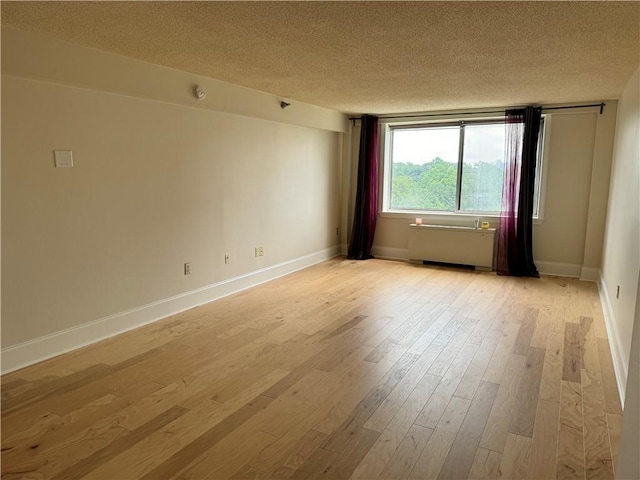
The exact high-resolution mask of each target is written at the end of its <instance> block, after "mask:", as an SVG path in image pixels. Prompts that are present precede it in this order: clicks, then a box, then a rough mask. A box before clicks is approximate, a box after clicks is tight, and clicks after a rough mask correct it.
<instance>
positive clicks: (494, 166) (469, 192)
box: [460, 123, 505, 212]
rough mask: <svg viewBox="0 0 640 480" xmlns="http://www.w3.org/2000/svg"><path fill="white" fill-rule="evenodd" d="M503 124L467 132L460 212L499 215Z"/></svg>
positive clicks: (480, 126) (474, 127) (502, 163)
mask: <svg viewBox="0 0 640 480" xmlns="http://www.w3.org/2000/svg"><path fill="white" fill-rule="evenodd" d="M504 135H505V127H504V124H502V123H496V124H488V125H467V126H465V128H464V155H463V157H462V184H461V191H460V210H463V211H470V212H499V211H500V205H501V203H502V180H503V175H504Z"/></svg>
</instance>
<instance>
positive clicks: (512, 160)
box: [497, 107, 542, 277]
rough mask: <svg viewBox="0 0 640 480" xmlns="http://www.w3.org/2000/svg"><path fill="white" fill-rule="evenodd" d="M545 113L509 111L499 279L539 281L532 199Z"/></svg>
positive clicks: (535, 110) (501, 215) (525, 110)
mask: <svg viewBox="0 0 640 480" xmlns="http://www.w3.org/2000/svg"><path fill="white" fill-rule="evenodd" d="M541 117H542V109H541V108H540V107H526V108H523V109H515V110H507V112H506V117H505V125H506V129H507V131H506V137H505V138H506V140H505V143H506V145H505V167H504V183H503V187H502V210H501V212H500V227H499V230H498V251H497V270H498V275H511V276H516V277H539V276H540V274H539V273H538V269H537V268H536V266H535V263H534V262H533V200H534V199H533V195H534V190H535V179H536V159H537V153H538V152H537V149H538V136H539V133H540V121H541Z"/></svg>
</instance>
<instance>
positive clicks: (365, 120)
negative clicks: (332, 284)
mask: <svg viewBox="0 0 640 480" xmlns="http://www.w3.org/2000/svg"><path fill="white" fill-rule="evenodd" d="M377 216H378V117H374V116H373V115H363V116H362V120H361V130H360V151H359V155H358V186H357V191H356V204H355V211H354V215H353V229H352V231H351V243H350V244H349V250H348V254H347V258H349V259H352V260H366V259H368V258H373V256H372V255H371V247H372V246H373V236H374V234H375V231H376V220H377Z"/></svg>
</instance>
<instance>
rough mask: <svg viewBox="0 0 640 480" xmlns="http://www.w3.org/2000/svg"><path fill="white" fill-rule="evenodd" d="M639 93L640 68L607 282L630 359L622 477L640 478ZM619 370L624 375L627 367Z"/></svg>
mask: <svg viewBox="0 0 640 480" xmlns="http://www.w3.org/2000/svg"><path fill="white" fill-rule="evenodd" d="M639 97H640V69H638V70H636V71H635V73H634V75H633V76H632V77H631V79H630V80H629V83H628V84H627V86H626V88H625V90H624V92H623V94H622V98H621V99H620V109H619V117H618V129H617V131H616V140H615V150H614V160H613V162H614V163H613V172H612V179H611V195H610V198H609V214H608V217H607V228H606V232H605V246H604V260H603V264H602V285H601V287H602V288H603V289H604V290H605V291H606V296H607V297H608V303H609V304H610V307H609V312H608V318H607V320H608V322H609V324H608V325H607V326H608V327H609V328H608V332H609V343H610V344H611V347H612V350H613V351H614V361H615V362H616V363H622V362H626V365H627V366H628V374H627V379H626V385H624V387H625V390H624V392H625V393H624V396H625V401H624V415H623V418H622V435H621V438H620V459H619V464H618V465H617V469H616V474H617V475H616V476H617V478H620V479H625V480H632V479H638V478H640V457H639V455H638V452H640V428H639V427H638V425H639V423H640V98H639ZM616 285H620V298H619V299H616V297H615V290H614V289H615V288H616ZM620 350H621V351H620ZM616 351H618V355H616ZM620 357H622V358H620ZM616 366H617V365H616ZM622 368H624V365H623V367H622ZM616 370H618V371H617V372H616V373H618V374H620V372H619V370H621V368H617V369H616Z"/></svg>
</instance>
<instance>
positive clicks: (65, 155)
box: [53, 150, 73, 168]
mask: <svg viewBox="0 0 640 480" xmlns="http://www.w3.org/2000/svg"><path fill="white" fill-rule="evenodd" d="M53 156H54V157H55V159H56V168H70V167H73V152H72V151H71V150H54V151H53Z"/></svg>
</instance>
